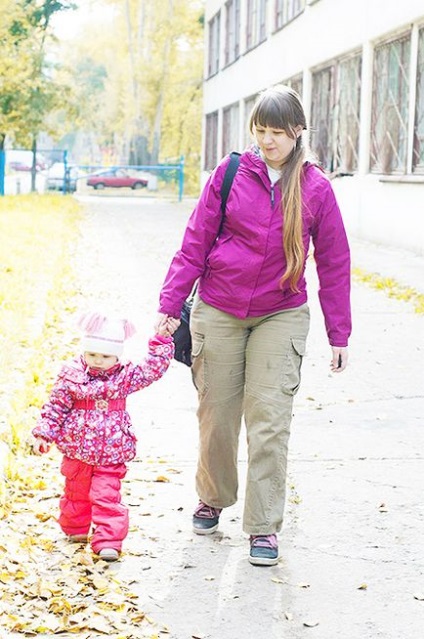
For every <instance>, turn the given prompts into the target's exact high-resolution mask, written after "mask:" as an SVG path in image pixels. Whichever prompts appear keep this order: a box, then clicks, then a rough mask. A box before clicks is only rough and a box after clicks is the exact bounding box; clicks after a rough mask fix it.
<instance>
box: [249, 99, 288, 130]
mask: <svg viewBox="0 0 424 639" xmlns="http://www.w3.org/2000/svg"><path fill="white" fill-rule="evenodd" d="M285 111H286V109H285V108H284V105H283V104H282V103H281V100H275V98H274V97H273V96H269V97H267V98H265V99H263V100H262V101H261V102H260V103H259V104H258V106H257V109H256V110H255V112H254V113H253V117H252V122H253V124H254V125H256V126H263V127H266V126H268V127H270V128H271V129H285V130H290V129H291V124H290V122H289V119H288V118H287V117H286V116H287V114H286V113H285Z"/></svg>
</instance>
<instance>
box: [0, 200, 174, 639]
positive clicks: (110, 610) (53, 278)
mask: <svg viewBox="0 0 424 639" xmlns="http://www.w3.org/2000/svg"><path fill="white" fill-rule="evenodd" d="M79 220H80V205H79V204H78V203H77V202H76V201H75V200H74V199H73V198H68V197H63V196H47V197H46V196H44V197H39V196H35V195H34V196H28V197H5V198H2V199H1V200H0V235H1V237H2V243H1V247H0V353H1V366H0V406H1V409H2V410H1V414H2V418H1V423H0V443H1V448H0V453H1V455H2V457H1V462H2V463H1V469H0V470H1V474H0V498H1V499H0V539H1V540H2V541H1V542H0V628H1V629H2V630H0V637H1V639H3V636H5V637H6V636H7V637H12V636H13V637H14V636H17V637H19V636H28V637H31V636H40V637H52V636H53V635H56V634H60V635H61V636H67V635H68V633H70V636H75V635H77V636H78V638H79V639H94V638H98V637H99V636H102V635H107V636H109V637H112V639H132V638H134V639H138V638H140V637H149V638H154V637H158V636H159V634H158V633H159V632H160V634H162V633H165V634H166V628H161V629H160V630H158V629H157V628H156V626H155V624H154V623H153V621H152V620H150V619H148V618H147V617H146V616H145V615H144V613H143V611H142V610H141V609H140V608H139V606H138V603H137V601H138V596H137V595H136V594H134V593H133V592H132V589H131V583H128V582H124V581H122V580H120V578H119V576H118V574H117V572H116V570H114V567H113V566H111V565H109V564H107V563H105V562H104V561H100V560H98V558H96V556H95V555H93V554H92V552H91V550H90V547H89V546H88V545H87V546H86V545H81V544H79V545H78V544H71V543H69V541H68V540H67V539H66V538H65V536H64V535H62V534H61V533H60V530H59V528H58V524H57V521H56V517H57V508H58V503H57V502H58V498H59V491H60V487H61V486H62V478H61V476H60V474H59V473H58V470H57V469H58V467H59V455H58V453H56V452H52V453H51V454H50V455H48V456H45V457H42V458H40V457H33V456H32V455H30V450H29V447H28V443H27V442H28V436H29V433H30V430H31V428H32V426H33V425H34V422H35V419H36V416H37V414H38V411H39V408H40V406H41V404H42V402H43V401H44V399H45V397H46V392H47V389H48V386H49V384H50V383H51V381H52V379H53V377H54V373H55V371H54V370H52V367H51V362H52V360H57V361H61V360H63V358H64V357H65V356H66V355H68V354H69V350H70V349H71V348H72V338H71V333H70V331H69V330H68V326H67V323H66V321H67V320H66V318H67V317H69V316H70V315H72V311H73V310H74V302H75V299H76V296H77V295H78V291H77V290H76V287H75V283H74V278H73V273H72V269H71V266H70V265H71V256H72V252H73V248H74V246H75V242H76V241H77V238H78V228H79V226H78V223H79ZM165 479H166V478H157V479H156V481H164V480H165ZM3 632H5V633H6V634H5V635H2V633H3Z"/></svg>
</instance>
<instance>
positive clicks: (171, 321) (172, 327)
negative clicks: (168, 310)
mask: <svg viewBox="0 0 424 639" xmlns="http://www.w3.org/2000/svg"><path fill="white" fill-rule="evenodd" d="M180 324H181V320H179V319H176V318H175V317H168V319H167V320H166V327H167V329H168V333H169V335H173V334H174V333H175V331H176V330H177V328H178V327H179V325H180Z"/></svg>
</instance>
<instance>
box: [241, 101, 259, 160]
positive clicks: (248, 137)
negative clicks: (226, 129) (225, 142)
mask: <svg viewBox="0 0 424 639" xmlns="http://www.w3.org/2000/svg"><path fill="white" fill-rule="evenodd" d="M256 97H257V96H256V95H252V96H250V98H246V100H245V101H244V129H243V130H244V147H245V148H246V147H248V146H250V145H251V144H252V142H253V140H252V134H251V133H250V131H249V118H250V114H251V112H252V109H253V107H254V104H255V102H256Z"/></svg>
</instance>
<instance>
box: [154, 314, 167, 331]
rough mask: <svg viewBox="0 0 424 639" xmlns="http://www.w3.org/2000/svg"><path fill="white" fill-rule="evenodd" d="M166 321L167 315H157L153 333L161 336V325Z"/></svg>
mask: <svg viewBox="0 0 424 639" xmlns="http://www.w3.org/2000/svg"><path fill="white" fill-rule="evenodd" d="M167 319H168V315H166V313H158V314H157V318H156V322H155V324H154V329H155V333H157V334H158V335H162V334H163V333H160V330H162V328H163V324H164V322H166V320H167Z"/></svg>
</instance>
